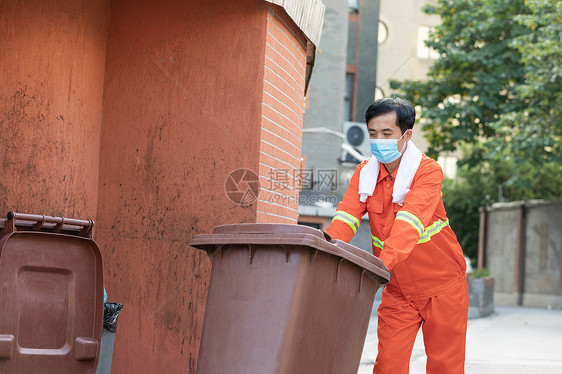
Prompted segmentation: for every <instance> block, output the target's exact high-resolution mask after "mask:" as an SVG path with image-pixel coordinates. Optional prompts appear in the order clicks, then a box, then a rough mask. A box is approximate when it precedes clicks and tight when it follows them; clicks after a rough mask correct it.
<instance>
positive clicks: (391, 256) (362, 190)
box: [326, 98, 468, 374]
mask: <svg viewBox="0 0 562 374" xmlns="http://www.w3.org/2000/svg"><path fill="white" fill-rule="evenodd" d="M365 122H366V124H367V127H368V131H369V138H370V142H371V146H370V147H371V151H372V153H373V155H374V156H373V157H371V159H369V160H366V161H364V162H362V163H361V164H359V165H358V166H357V169H356V170H355V173H354V174H353V177H352V178H351V181H350V183H349V187H348V189H347V191H346V193H345V196H344V197H343V200H342V201H341V202H340V204H339V205H338V208H337V211H336V214H335V216H334V219H333V220H332V223H331V225H330V227H329V228H328V229H327V230H326V231H327V232H328V233H329V234H330V235H331V236H332V237H333V238H334V239H340V240H343V241H346V242H349V241H350V240H351V238H352V237H353V235H354V234H355V233H356V231H357V228H358V227H359V224H360V223H361V217H363V215H364V214H365V213H368V215H369V224H370V226H371V238H372V249H373V253H374V254H375V256H377V257H379V258H380V259H381V260H382V261H383V262H384V264H385V266H386V267H387V268H388V269H389V270H390V271H391V274H392V278H391V280H390V282H389V283H388V284H387V285H386V288H385V289H384V290H383V293H382V302H381V304H380V306H379V308H378V329H377V334H378V340H379V344H378V355H377V359H376V362H375V366H374V369H373V373H376V374H384V373H392V374H398V373H408V370H409V363H410V356H411V353H412V347H413V345H414V340H415V338H416V334H417V332H418V330H419V328H420V326H421V327H422V331H423V339H424V345H425V351H426V354H427V373H447V374H452V373H464V359H465V342H466V323H467V317H468V291H467V285H466V262H465V258H464V256H463V253H462V249H461V247H460V245H459V243H458V241H457V238H456V236H455V234H454V233H453V230H451V227H450V226H449V224H448V219H447V215H446V212H445V208H444V206H443V201H442V193H441V182H442V181H443V172H442V170H441V167H440V166H439V165H438V164H437V162H435V161H434V160H432V159H431V158H429V157H427V156H426V155H425V154H423V153H421V152H420V151H419V150H418V149H417V148H416V146H415V145H414V143H413V142H412V141H410V139H411V138H412V129H413V126H414V122H415V109H414V107H413V106H412V104H410V103H409V102H408V101H406V100H402V99H398V98H384V99H379V100H376V101H375V102H374V103H373V104H371V105H370V106H369V108H368V109H367V111H366V113H365Z"/></svg>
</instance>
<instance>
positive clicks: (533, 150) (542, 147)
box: [490, 0, 562, 165]
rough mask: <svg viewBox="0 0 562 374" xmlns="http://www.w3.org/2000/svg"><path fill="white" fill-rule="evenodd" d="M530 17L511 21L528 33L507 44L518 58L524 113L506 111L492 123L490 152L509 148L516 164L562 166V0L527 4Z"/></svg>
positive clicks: (525, 15) (521, 16)
mask: <svg viewBox="0 0 562 374" xmlns="http://www.w3.org/2000/svg"><path fill="white" fill-rule="evenodd" d="M525 4H526V5H527V7H528V8H529V9H530V11H531V14H520V15H517V16H516V17H515V20H516V22H517V23H519V24H521V25H523V26H525V27H527V28H528V29H530V30H532V32H530V33H526V34H523V35H520V36H519V37H517V38H515V39H514V40H513V42H512V43H511V44H512V46H513V47H515V48H517V50H518V51H519V53H520V54H521V62H522V63H523V66H524V67H525V81H524V83H523V84H521V85H519V86H518V87H517V88H516V93H517V95H518V96H519V97H520V99H521V100H522V102H523V105H524V110H519V111H513V112H510V113H505V114H503V115H502V116H501V117H500V120H499V121H498V122H497V123H495V124H494V128H495V131H496V133H497V135H498V136H496V137H495V139H493V140H495V141H492V142H491V144H490V147H491V148H495V149H496V150H497V149H499V148H502V149H503V148H506V147H507V148H509V150H510V153H511V154H513V155H514V157H515V158H516V159H518V160H533V161H534V162H535V163H536V164H537V165H542V164H543V163H548V162H551V161H555V162H558V163H560V162H562V156H561V155H562V152H561V148H560V147H561V146H560V138H561V135H562V1H560V0H555V1H552V0H529V1H525Z"/></svg>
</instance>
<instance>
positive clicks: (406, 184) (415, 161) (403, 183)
mask: <svg viewBox="0 0 562 374" xmlns="http://www.w3.org/2000/svg"><path fill="white" fill-rule="evenodd" d="M421 159H422V153H421V152H420V150H419V149H418V148H417V147H416V146H415V144H414V143H413V142H412V141H411V140H410V141H408V146H407V147H406V151H405V152H404V154H403V155H402V160H401V161H400V166H399V167H398V173H396V180H395V181H394V189H393V190H392V202H393V203H398V204H400V205H402V204H403V203H404V199H405V198H406V195H407V194H408V192H410V186H411V185H412V180H413V179H414V175H415V174H416V171H417V170H418V167H419V166H420V162H421ZM379 168H380V162H379V160H377V158H376V157H375V156H372V157H371V159H370V160H369V162H367V165H365V166H363V169H361V172H360V173H359V200H360V201H361V202H362V203H364V202H365V201H367V197H369V196H373V193H374V192H375V187H376V185H377V178H378V176H379Z"/></svg>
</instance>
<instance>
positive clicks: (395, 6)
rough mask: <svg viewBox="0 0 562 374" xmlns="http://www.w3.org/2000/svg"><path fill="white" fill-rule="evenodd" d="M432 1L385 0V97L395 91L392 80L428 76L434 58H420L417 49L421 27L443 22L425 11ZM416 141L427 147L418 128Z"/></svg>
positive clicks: (381, 60) (380, 82)
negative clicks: (425, 7) (423, 8)
mask: <svg viewBox="0 0 562 374" xmlns="http://www.w3.org/2000/svg"><path fill="white" fill-rule="evenodd" d="M428 2H433V1H428V0H381V5H380V20H381V22H384V23H385V24H386V26H387V29H388V34H387V39H386V40H385V41H384V42H382V43H379V51H378V61H377V87H379V88H381V89H382V91H383V92H384V94H385V96H391V94H392V90H391V89H390V80H391V79H395V80H404V79H425V76H426V73H427V70H428V69H429V67H430V66H431V64H432V63H433V61H434V60H432V59H424V58H420V57H418V50H417V49H418V32H419V27H420V26H434V25H437V24H439V17H437V16H431V17H430V16H428V15H426V14H425V13H423V11H422V7H423V5H424V4H426V3H428ZM413 104H414V105H415V103H413ZM418 130H419V128H418ZM413 140H414V143H416V145H417V146H418V147H419V148H420V150H421V151H425V150H426V149H427V142H426V140H425V139H424V138H423V136H422V133H421V131H414V139H413Z"/></svg>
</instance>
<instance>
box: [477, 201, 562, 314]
mask: <svg viewBox="0 0 562 374" xmlns="http://www.w3.org/2000/svg"><path fill="white" fill-rule="evenodd" d="M523 207H524V212H525V215H524V216H525V219H524V220H523V222H524V227H523V229H522V230H523V235H522V237H524V240H519V239H520V238H519V236H520V235H519V232H518V224H519V219H520V215H521V212H522V208H523ZM486 211H487V216H488V218H487V224H486V231H487V232H486V246H485V247H486V255H485V262H486V264H485V266H486V267H487V268H488V269H489V270H490V273H491V276H492V277H493V278H494V280H495V286H494V287H495V290H494V291H495V295H494V298H495V300H496V303H497V304H508V305H515V304H517V303H518V302H521V303H522V305H525V306H530V307H540V308H545V307H548V306H550V307H553V308H555V309H562V282H561V276H560V275H561V270H562V256H561V255H560V253H561V250H560V247H561V245H562V240H561V238H562V226H561V224H560V223H561V222H562V200H555V201H543V200H530V201H527V202H522V201H516V202H510V203H497V204H493V205H492V206H491V207H489V208H487V209H486ZM518 243H519V244H520V246H519V248H521V251H522V252H523V253H524V256H521V258H518V252H517V248H518ZM519 267H521V268H522V269H523V271H522V272H521V274H519V272H518V271H517V270H518V269H519ZM521 291H522V295H521V294H520V292H521Z"/></svg>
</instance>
